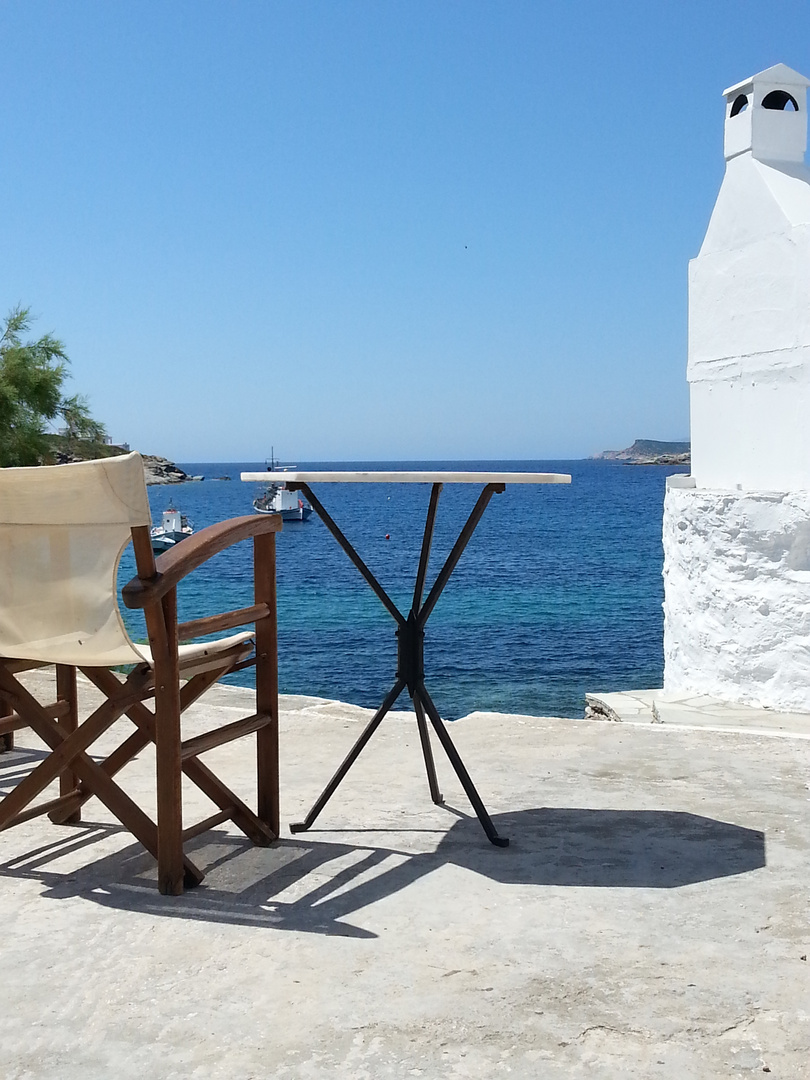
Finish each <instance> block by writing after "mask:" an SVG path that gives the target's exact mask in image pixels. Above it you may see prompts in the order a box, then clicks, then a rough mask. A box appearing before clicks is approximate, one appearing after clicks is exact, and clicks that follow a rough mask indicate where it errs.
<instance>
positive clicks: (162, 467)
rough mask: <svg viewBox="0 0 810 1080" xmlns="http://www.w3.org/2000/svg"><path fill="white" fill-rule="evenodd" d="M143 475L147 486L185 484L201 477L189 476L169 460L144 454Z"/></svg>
mask: <svg viewBox="0 0 810 1080" xmlns="http://www.w3.org/2000/svg"><path fill="white" fill-rule="evenodd" d="M142 457H143V474H144V479H145V480H146V483H147V484H185V483H186V482H187V481H189V480H199V479H201V477H197V476H189V475H188V473H186V472H183V470H182V469H180V468H178V466H177V465H175V463H174V462H173V461H169V460H168V458H163V457H155V456H154V455H152V454H143V455H142Z"/></svg>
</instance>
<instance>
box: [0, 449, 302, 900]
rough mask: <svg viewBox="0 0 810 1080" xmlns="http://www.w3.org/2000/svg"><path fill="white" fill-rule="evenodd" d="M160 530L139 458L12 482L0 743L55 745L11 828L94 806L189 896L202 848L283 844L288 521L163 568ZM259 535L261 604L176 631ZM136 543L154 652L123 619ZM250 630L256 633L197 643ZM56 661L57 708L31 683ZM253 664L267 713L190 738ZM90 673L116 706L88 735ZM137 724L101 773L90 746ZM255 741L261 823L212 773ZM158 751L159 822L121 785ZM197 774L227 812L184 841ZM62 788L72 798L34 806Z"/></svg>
mask: <svg viewBox="0 0 810 1080" xmlns="http://www.w3.org/2000/svg"><path fill="white" fill-rule="evenodd" d="M150 525H151V514H150V510H149V501H148V498H147V494H146V485H145V483H144V476H143V463H142V461H141V457H140V455H139V454H128V455H126V456H123V457H116V458H107V459H105V460H102V461H87V462H80V463H78V464H72V465H55V466H43V467H41V468H33V469H0V718H1V719H0V738H2V737H5V738H7V739H8V738H10V737H12V736H11V734H10V733H11V732H13V731H14V730H15V729H20V728H24V727H30V728H31V729H32V730H33V731H34V732H35V733H36V734H37V735H38V736H39V737H40V739H42V740H43V742H45V743H46V745H47V746H48V747H49V748H50V753H49V754H48V755H47V756H46V757H45V758H44V760H43V761H42V762H41V763H40V764H39V765H37V767H36V768H34V769H33V771H32V772H31V773H29V774H28V775H27V776H26V777H25V778H24V779H23V780H21V781H20V782H19V783H18V784H17V785H16V787H15V788H14V789H13V790H12V791H10V792H9V793H8V794H7V795H6V797H5V798H4V799H3V800H2V802H0V829H5V828H9V827H10V826H12V825H15V824H19V823H21V822H23V821H27V820H29V819H30V818H33V817H36V816H38V815H40V814H45V813H47V814H48V815H49V816H50V818H51V820H52V821H53V822H55V823H57V824H67V823H75V822H77V821H79V820H80V815H81V807H82V806H83V804H84V803H85V802H86V801H87V800H88V799H89V798H90V797H91V796H93V795H95V796H97V797H98V798H99V799H101V801H102V802H103V803H104V804H105V805H106V806H107V808H108V809H109V810H110V811H111V812H112V813H113V814H114V815H115V817H116V818H118V820H119V821H120V822H121V823H122V824H123V825H124V826H125V827H126V828H127V829H128V830H129V831H130V832H132V833H133V834H134V835H135V836H136V837H137V839H138V840H139V841H140V842H141V843H142V844H143V845H144V847H145V848H147V850H148V851H150V852H151V853H152V855H154V856H155V857H156V859H157V862H158V887H159V889H160V891H161V892H162V893H171V894H178V893H181V892H182V891H183V888H184V886H185V887H186V888H189V887H191V886H193V885H196V884H198V883H199V882H200V881H201V880H202V878H203V874H202V873H201V872H200V870H199V869H198V868H197V867H195V866H194V864H193V863H192V862H191V861H190V860H189V859H188V858H187V857H186V856H185V855H184V852H183V842H184V840H187V839H189V838H190V837H191V836H196V835H198V834H199V833H201V832H203V831H205V830H207V829H208V828H213V827H214V826H215V825H217V824H220V823H222V822H223V821H226V820H229V819H230V820H232V821H233V822H234V824H236V825H237V826H238V827H239V828H240V829H241V830H242V831H243V832H244V833H245V834H246V835H247V836H248V837H249V838H250V839H251V840H253V841H254V843H256V844H261V845H267V844H270V843H271V842H272V841H273V840H275V839H276V838H277V837H278V832H279V817H278V815H279V809H278V678H277V666H276V663H277V661H276V593H275V533H276V532H277V531H278V530H279V529H280V528H281V517H280V516H279V515H250V516H249V517H241V518H234V519H233V520H231V521H224V522H221V523H220V524H217V525H211V526H210V527H208V528H206V529H203V530H201V531H200V532H197V533H195V534H194V535H193V536H191V537H189V538H188V539H186V540H183V541H182V543H180V544H178V545H177V546H176V547H175V548H173V549H171V550H170V551H167V552H166V553H165V554H163V555H161V556H159V558H157V559H155V557H154V555H153V552H152V546H151V542H150V535H149V530H150ZM247 538H252V539H253V545H254V559H253V564H254V575H253V576H254V604H253V605H252V606H251V607H248V608H242V609H240V610H237V611H230V612H226V613H223V614H218V615H213V616H210V617H207V618H202V619H195V620H194V621H193V622H187V623H181V624H179V625H178V622H177V584H178V582H179V581H180V580H181V579H182V578H184V577H185V576H186V575H187V574H188V573H190V572H191V571H192V570H194V569H195V568H196V567H198V566H199V565H200V564H201V563H203V562H205V561H206V560H207V559H209V558H210V557H211V556H212V555H214V554H216V553H217V552H219V551H222V550H223V549H225V548H227V547H228V546H230V545H231V544H233V543H236V542H237V541H239V540H244V539H247ZM130 540H131V541H132V544H133V546H134V551H135V563H136V569H137V577H135V578H133V579H132V581H130V582H129V584H128V585H127V586H126V587H125V588H124V590H123V599H124V603H125V604H126V606H127V607H129V608H142V609H143V611H144V614H145V618H146V627H147V632H148V636H149V645H148V646H146V645H138V644H135V643H134V642H133V641H132V640H131V638H130V637H129V635H128V634H127V631H126V629H125V627H124V623H123V621H122V619H121V614H120V611H119V607H118V601H117V595H116V594H117V587H116V574H117V570H118V564H119V560H120V557H121V554H122V552H123V550H124V548H125V547H126V546H127V544H128V543H129V541H130ZM247 624H254V630H253V631H242V632H239V633H235V634H231V635H230V636H227V637H224V638H220V639H218V640H215V641H204V642H199V641H192V639H195V638H199V637H202V636H206V635H210V634H219V633H221V632H222V631H225V630H233V629H235V628H236V627H240V626H245V625H247ZM180 642H188V644H180ZM47 664H54V665H56V701H55V702H52V703H49V704H43V703H41V702H40V701H38V700H37V699H36V698H35V697H34V696H33V695H32V694H31V693H30V692H29V691H28V690H27V689H26V687H25V686H24V685H23V684H22V682H21V681H20V680H19V679H18V678H17V676H18V674H19V673H20V672H21V671H24V670H25V669H27V668H32V667H37V666H43V665H47ZM253 664H255V667H256V707H255V712H254V713H253V714H252V715H250V716H247V717H245V718H243V719H241V720H237V721H234V722H233V723H229V724H227V725H225V726H224V727H222V728H219V729H217V730H215V731H211V732H207V733H205V734H203V735H198V736H196V737H195V738H190V739H187V740H186V741H183V739H182V737H181V730H180V717H181V714H182V713H183V711H184V710H185V709H187V708H188V707H189V705H191V704H192V703H193V702H194V701H196V700H197V699H198V698H199V697H200V696H201V695H202V694H203V693H204V692H205V691H206V690H207V689H209V687H211V686H212V685H213V684H214V683H216V681H217V680H218V679H220V678H221V677H222V676H223V675H226V674H227V673H228V672H232V671H237V670H239V669H241V668H244V667H247V666H248V665H253ZM120 665H134V667H133V668H132V670H131V671H130V673H129V674H128V675H126V676H121V675H119V674H117V673H116V672H115V671H113V670H111V669H112V668H116V667H119V666H120ZM77 669H78V670H79V671H81V672H83V674H84V675H86V676H87V678H88V679H89V680H90V681H91V682H92V683H94V685H95V686H96V687H98V689H99V690H100V691H101V692H102V693H103V694H104V697H105V700H104V702H103V704H102V705H101V706H100V707H99V708H97V709H96V710H95V711H94V712H93V713H92V714H91V715H89V716H87V717H85V718H84V719H83V720H81V722H80V718H79V715H78V708H77V699H76V671H77ZM149 701H153V702H154V705H153V708H149V707H148V706H147V704H146V702H149ZM124 715H126V716H127V717H129V719H130V720H131V721H132V722H133V723H134V725H135V730H134V731H133V732H132V734H130V735H129V737H128V738H126V739H125V740H124V741H123V742H122V743H121V744H120V745H119V746H118V747H117V748H116V749H115V751H114V752H113V753H112V754H110V755H109V756H108V757H107V758H106V760H105V761H104V762H103V763H101V764H99V763H98V761H97V760H95V759H94V758H92V757H91V756H90V755H89V753H88V751H89V749H90V747H91V746H92V745H93V743H95V742H96V741H97V739H98V738H99V737H100V736H101V735H102V734H103V733H104V732H106V731H107V730H108V729H109V728H110V727H111V725H112V724H113V723H114V722H115V721H116V720H118V719H119V718H120V717H122V716H124ZM253 732H255V733H256V744H257V745H256V766H257V782H258V807H257V811H256V812H255V813H254V812H253V810H251V809H250V808H249V807H248V806H247V805H246V804H245V803H244V802H242V801H241V799H239V798H238V797H237V796H236V795H235V794H234V793H233V792H232V791H230V790H229V789H228V788H227V787H226V786H225V784H223V783H222V781H221V780H220V779H219V778H218V777H217V776H215V775H214V773H213V772H211V770H210V769H209V768H208V766H207V765H205V764H203V762H202V761H200V755H201V754H203V753H204V752H205V751H206V750H210V749H212V748H213V747H215V746H219V745H221V744H223V743H225V742H228V741H230V740H232V739H236V738H239V737H240V736H243V735H248V734H250V733H253ZM149 742H153V743H154V744H155V747H156V763H157V770H156V772H157V775H156V784H157V822H154V821H152V820H151V818H150V817H148V816H147V814H146V813H145V812H144V811H143V810H142V809H141V808H140V807H139V806H138V805H137V804H136V803H135V802H134V801H133V800H132V799H131V798H130V797H129V795H127V794H126V793H125V792H124V791H123V790H122V788H121V787H120V786H119V785H118V784H117V783H116V782H115V781H114V779H113V777H114V776H115V775H116V773H117V772H118V771H119V770H120V769H121V768H122V767H123V766H124V765H126V764H127V762H129V761H130V760H131V759H132V757H133V756H134V755H135V754H137V753H138V752H139V751H141V750H142V749H143V748H144V747H145V746H146V745H147V744H148V743H149ZM183 773H185V775H186V776H187V777H188V778H189V779H190V780H192V781H193V782H194V783H195V784H196V785H197V786H198V787H199V788H200V789H201V790H202V791H203V792H204V794H205V795H206V796H207V797H208V798H209V799H210V800H212V802H213V803H214V804H215V805H216V806H218V807H219V810H218V812H217V813H216V814H214V815H212V816H211V817H209V818H207V819H206V820H205V821H202V822H200V823H199V824H197V825H194V826H192V827H191V828H187V829H185V830H184V829H183V813H182V800H181V775H182V774H183ZM57 777H58V778H59V795H58V796H57V797H56V798H51V799H48V800H47V801H45V802H42V801H40V802H38V803H36V804H34V805H32V803H33V802H34V800H35V799H37V798H38V797H39V796H40V795H41V793H42V792H43V791H44V790H45V789H46V788H47V787H48V785H49V784H51V783H52V782H53V781H55V780H56V779H57Z"/></svg>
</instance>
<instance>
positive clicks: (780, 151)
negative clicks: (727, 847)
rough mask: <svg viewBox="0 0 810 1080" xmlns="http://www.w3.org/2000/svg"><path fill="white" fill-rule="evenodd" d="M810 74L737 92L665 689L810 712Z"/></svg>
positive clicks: (778, 69)
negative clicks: (808, 155)
mask: <svg viewBox="0 0 810 1080" xmlns="http://www.w3.org/2000/svg"><path fill="white" fill-rule="evenodd" d="M808 86H810V80H808V79H806V78H805V77H804V76H803V75H800V74H798V72H796V71H793V70H791V69H790V68H788V67H786V66H785V65H784V64H777V65H775V66H774V67H771V68H768V69H767V70H766V71H762V72H760V73H759V74H758V75H754V76H753V77H752V78H750V79H748V80H746V81H745V82H742V83H738V84H737V85H736V86H732V87H729V89H728V90H726V91H725V98H726V120H725V157H726V173H725V177H724V179H723V184H722V187H721V189H720V194H719V195H718V197H717V202H716V204H715V207H714V211H713V213H712V217H711V221H710V222H709V228H708V230H707V233H706V238H705V240H704V242H703V246H702V247H701V249H700V252H699V254H698V256H697V258H695V259H694V260H692V262H691V264H690V268H689V362H688V367H687V377H688V380H689V387H690V407H691V436H692V475H691V477H688V478H686V477H672V478H670V483H669V488H668V491H667V495H666V499H665V504H664V585H665V602H664V655H665V668H664V690H665V691H671V692H673V693H678V694H682V693H684V692H691V693H695V694H708V695H711V696H714V697H719V698H722V699H724V700H727V701H738V702H741V703H745V704H751V705H757V706H760V707H772V708H777V709H783V710H798V711H804V712H810V170H808V168H807V166H806V165H805V164H804V155H805V150H806V147H807V116H806V99H807V87H808Z"/></svg>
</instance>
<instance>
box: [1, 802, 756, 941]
mask: <svg viewBox="0 0 810 1080" xmlns="http://www.w3.org/2000/svg"><path fill="white" fill-rule="evenodd" d="M453 812H454V813H455V811H453ZM493 820H494V823H495V825H496V828H497V829H498V831H499V832H500V833H501V834H502V835H504V836H508V837H509V838H510V841H511V843H510V846H509V847H507V848H496V847H493V846H492V845H490V844H489V843H487V841H486V839H485V837H484V836H483V835H482V832H481V827H480V825H479V823H478V821H477V820H476V819H475V818H474V817H466V816H465V817H462V816H458V818H457V820H456V821H455V822H454V824H452V826H451V827H450V828H449V829H448V831H447V832H446V833H445V835H444V836H443V838H442V839H441V840H440V842H439V844H438V846H437V847H436V849H435V850H433V851H430V852H416V853H414V852H412V851H408V850H403V849H401V848H397V847H396V846H386V845H385V843H384V842H383V843H381V842H380V841H381V840H384V837H385V835H386V834H385V831H384V830H374V829H368V830H351V831H346V832H340V833H336V832H330V833H326V832H325V831H323V830H318V831H315V830H313V832H312V833H311V834H309V835H307V836H302V835H301V834H299V835H296V836H294V837H290V838H282V839H281V840H280V841H279V842H278V843H276V844H274V845H273V846H272V847H269V848H259V847H254V846H252V845H251V844H250V843H249V842H247V841H246V840H244V839H243V838H241V837H239V836H236V835H233V834H231V833H226V832H221V831H220V832H211V833H208V834H206V836H204V837H199V838H198V839H197V840H196V841H193V842H192V843H191V844H189V845H188V852H189V855H190V856H191V858H192V859H193V860H194V861H195V863H196V864H197V865H198V866H200V867H201V868H202V869H204V870H205V872H206V878H205V880H204V882H203V883H202V885H200V886H199V887H198V888H196V889H194V890H192V891H189V892H186V893H185V894H184V895H183V896H180V897H167V896H161V895H159V894H158V892H157V889H156V883H155V882H156V871H155V865H154V861H153V860H152V859H151V858H150V856H148V855H147V854H146V853H145V852H144V851H143V849H142V848H141V847H140V846H139V845H137V844H129V843H127V844H126V845H125V846H124V847H123V848H121V849H119V850H117V851H115V852H114V853H112V854H107V855H105V856H103V857H102V858H99V859H96V860H95V861H92V862H82V863H81V865H79V868H78V869H76V868H75V864H77V863H79V862H80V859H79V858H77V856H78V855H79V853H81V855H82V858H83V857H84V855H85V854H89V853H91V852H92V848H93V846H94V845H98V844H99V843H101V842H102V841H105V842H106V844H105V846H107V847H109V846H110V845H109V841H110V840H111V839H113V840H115V841H118V840H124V838H125V837H127V836H128V834H127V833H126V832H125V831H124V830H123V829H121V828H120V827H119V826H113V825H93V824H90V823H87V824H83V825H80V826H73V827H66V828H60V829H59V830H58V832H59V836H58V838H55V837H54V836H53V833H50V834H48V833H47V832H45V833H43V836H48V839H49V842H48V843H46V844H44V845H43V846H42V847H40V848H39V849H37V850H35V851H28V852H26V853H25V854H24V855H21V856H19V857H17V858H15V859H11V860H7V861H4V862H0V876H3V877H14V878H20V877H27V878H35V879H38V880H40V881H41V882H42V883H43V884H44V885H45V887H46V891H45V893H44V895H45V896H47V897H52V898H64V897H69V896H81V897H83V898H85V899H88V900H92V901H94V902H96V903H99V904H102V905H105V906H108V907H113V908H121V909H128V910H133V911H140V912H148V913H150V914H152V915H155V916H163V917H167V916H168V917H174V918H186V919H196V920H202V921H208V922H222V923H231V924H234V925H245V926H261V927H266V928H275V929H280V930H285V929H286V930H298V931H305V932H310V933H318V934H329V935H338V936H349V937H361V938H362V937H375V936H376V934H374V933H373V932H371V931H369V930H367V929H364V928H363V927H362V926H357V925H354V924H353V923H352V922H350V921H347V920H348V919H349V917H350V916H352V915H353V914H354V913H356V912H358V911H359V910H360V909H362V908H364V907H367V906H368V905H369V904H372V903H374V902H375V901H377V900H382V899H384V898H386V897H388V896H391V895H393V894H395V893H397V892H399V891H400V890H402V889H405V888H407V887H408V886H409V885H410V884H412V883H413V882H415V881H417V880H418V879H420V878H422V877H423V876H424V875H426V874H429V873H431V872H432V871H434V870H437V869H438V868H440V867H442V866H444V865H447V864H451V865H454V866H458V867H463V868H465V869H467V870H470V871H472V872H473V873H476V874H481V875H483V876H484V877H487V878H490V879H491V880H492V881H495V882H499V883H502V884H505V885H515V886H538V887H543V886H577V887H580V888H581V887H591V888H646V889H673V888H678V887H680V886H683V885H690V884H694V883H697V882H702V881H711V880H713V879H717V878H724V877H729V876H732V875H736V874H743V873H748V872H750V871H752V870H757V869H760V868H762V867H764V866H765V837H764V834H763V833H762V832H759V831H757V830H753V829H747V828H743V827H741V826H739V825H733V824H730V823H728V822H724V821H717V820H714V819H712V818H707V817H702V816H700V815H696V814H691V813H686V812H683V811H674V810H594V809H586V808H577V807H565V808H560V807H538V808H535V809H526V810H518V811H515V812H513V813H507V814H499V815H496V816H495V817H494V818H493ZM392 831H393V830H392ZM416 831H417V830H414V832H416ZM396 832H397V834H398V835H402V834H403V832H405V830H396ZM119 834H120V835H119ZM324 836H326V837H327V838H326V839H324ZM365 836H368V842H367V843H366V842H364V837H365ZM339 837H345V839H340V838H339ZM85 849H86V850H85ZM64 859H67V861H68V863H69V864H71V863H72V864H73V866H72V867H71V868H69V869H67V870H66V869H61V870H60V868H59V867H58V866H56V865H54V864H56V863H58V862H59V861H61V860H64Z"/></svg>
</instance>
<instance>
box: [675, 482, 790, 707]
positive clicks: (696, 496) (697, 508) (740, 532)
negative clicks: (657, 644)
mask: <svg viewBox="0 0 810 1080" xmlns="http://www.w3.org/2000/svg"><path fill="white" fill-rule="evenodd" d="M663 539H664V597H665V599H664V690H665V691H671V692H677V693H682V692H684V691H686V692H691V693H695V694H708V695H711V696H713V697H717V698H721V699H723V700H726V701H736V702H741V703H744V704H749V705H755V706H757V707H760V708H763V707H764V708H774V709H780V710H783V711H800V712H810V492H808V491H798V492H790V493H779V492H750V491H749V492H733V491H716V490H707V489H700V488H697V489H682V490H678V489H672V490H669V491H667V495H666V499H665V502H664V530H663Z"/></svg>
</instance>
